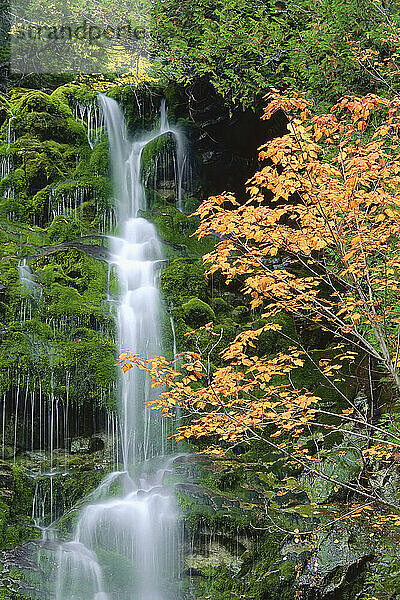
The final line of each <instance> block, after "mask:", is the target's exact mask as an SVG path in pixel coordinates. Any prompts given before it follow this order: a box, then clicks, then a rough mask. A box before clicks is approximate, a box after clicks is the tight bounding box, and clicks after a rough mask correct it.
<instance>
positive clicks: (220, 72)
mask: <svg viewBox="0 0 400 600" xmlns="http://www.w3.org/2000/svg"><path fill="white" fill-rule="evenodd" d="M390 22H393V23H395V24H397V25H399V23H400V12H399V7H398V4H396V3H394V2H387V3H384V4H383V3H378V2H377V3H375V2H373V0H349V1H348V2H342V1H341V0H333V1H332V0H322V1H317V0H300V1H294V0H293V1H292V0H288V1H287V2H275V1H272V0H267V1H266V2H263V3H260V2H257V1H256V0H240V1H239V2H237V1H236V0H228V1H226V0H195V1H194V2H190V3H182V2H179V0H156V2H155V3H154V10H153V17H152V33H153V37H154V40H155V42H154V44H155V50H156V52H157V54H158V55H161V56H162V58H163V60H164V72H165V74H166V75H167V77H168V78H175V79H176V80H177V81H179V82H181V83H185V84H188V83H189V84H190V83H193V82H194V81H197V80H199V79H201V78H204V79H206V80H207V81H210V82H211V83H212V85H213V86H214V88H215V89H216V90H217V91H218V92H219V93H220V94H222V96H223V97H224V98H225V99H226V100H227V101H228V102H229V103H231V104H243V105H245V106H246V107H252V108H256V107H257V106H258V105H259V104H258V102H259V100H260V99H261V98H262V95H263V93H265V91H266V90H267V89H268V88H269V87H270V86H275V87H282V86H283V87H287V86H291V87H296V88H297V89H300V90H302V91H304V90H307V91H308V92H309V93H310V95H312V96H313V97H314V98H315V99H316V100H317V102H318V103H319V104H320V105H321V106H327V105H328V104H330V103H331V102H333V101H335V100H336V99H337V98H338V97H340V96H341V95H343V94H344V93H360V92H362V93H366V92H367V91H376V90H379V91H382V90H384V91H387V89H388V86H391V85H392V86H393V87H394V88H395V87H396V82H397V79H398V77H399V76H398V75H397V76H395V78H397V79H395V81H392V80H391V79H390V78H389V80H388V82H385V75H384V73H383V72H382V71H381V70H380V69H379V68H378V67H377V66H376V64H377V63H376V62H375V63H369V62H366V63H364V62H363V61H362V60H357V59H355V57H354V52H356V54H357V53H358V54H359V55H360V54H361V53H362V52H363V50H365V49H366V48H372V49H373V50H376V52H377V56H376V57H375V58H379V59H380V60H386V61H390V59H391V56H392V55H393V56H394V60H396V57H395V51H396V46H395V47H394V48H393V45H391V44H390V43H388V42H387V41H386V40H387V37H388V35H387V34H388V32H389V33H391V28H390V25H389V26H388V23H390ZM383 38H385V39H383ZM398 47H399V45H398V44H397V49H398Z"/></svg>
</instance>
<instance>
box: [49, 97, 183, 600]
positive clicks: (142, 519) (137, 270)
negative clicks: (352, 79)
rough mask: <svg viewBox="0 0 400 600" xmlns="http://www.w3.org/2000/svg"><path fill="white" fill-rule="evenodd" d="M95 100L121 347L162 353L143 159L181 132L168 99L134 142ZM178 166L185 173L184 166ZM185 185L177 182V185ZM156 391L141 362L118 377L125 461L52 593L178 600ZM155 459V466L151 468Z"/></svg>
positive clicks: (67, 547)
mask: <svg viewBox="0 0 400 600" xmlns="http://www.w3.org/2000/svg"><path fill="white" fill-rule="evenodd" d="M99 103H100V107H101V112H102V115H103V117H104V121H105V126H106V129H107V133H108V138H109V146H110V156H111V163H112V175H113V181H114V193H115V201H116V207H117V213H118V221H119V228H118V233H119V236H114V237H112V238H111V254H112V259H111V264H112V265H113V266H114V267H115V268H116V270H117V272H118V273H119V280H120V287H121V299H120V301H119V308H118V332H119V333H118V335H119V347H120V348H121V349H123V348H129V349H131V351H132V352H134V353H135V354H140V355H142V356H144V357H151V356H157V355H158V354H160V352H161V344H160V331H159V330H160V325H159V323H160V299H159V291H158V285H157V275H158V270H159V267H160V265H161V263H162V258H163V257H162V248H161V244H160V241H159V239H158V236H157V232H156V230H155V228H154V226H153V225H152V224H151V223H150V222H148V221H146V220H145V219H144V218H142V217H141V216H140V214H139V211H140V210H143V209H145V208H146V199H145V191H144V188H143V185H142V181H141V157H142V152H143V150H144V148H145V147H146V145H147V144H148V143H149V142H150V141H152V140H154V139H156V138H158V137H160V136H162V135H168V134H172V135H176V136H178V134H177V132H175V131H174V130H173V129H172V128H171V127H170V126H169V124H168V119H167V113H166V109H165V104H164V103H162V105H161V117H160V125H159V128H158V130H156V131H154V132H152V133H151V134H148V135H146V136H144V137H143V138H142V139H140V140H137V141H134V142H132V141H130V140H129V138H128V133H127V129H126V125H125V120H124V117H123V114H122V111H121V109H120V108H119V106H118V104H117V102H116V101H115V100H113V99H111V98H108V97H106V96H103V95H100V97H99ZM176 146H177V153H176V156H177V160H183V158H182V156H183V152H182V140H181V139H180V138H179V136H178V137H177V141H176ZM180 157H181V158H180ZM177 172H178V177H179V176H180V175H179V173H182V168H181V167H180V168H178V170H177ZM181 187H182V186H181V183H179V185H178V190H181ZM177 200H178V203H179V202H180V198H179V197H178V199H177ZM153 393H154V391H153V390H152V389H151V386H150V384H149V381H148V378H146V377H145V375H144V374H143V372H141V371H139V370H138V369H136V368H134V369H131V370H130V371H129V373H128V374H126V375H124V376H123V377H122V378H121V383H120V424H121V426H120V441H121V453H122V463H123V469H122V470H121V471H116V472H115V473H112V474H110V475H109V476H108V477H107V478H106V480H105V481H104V482H103V483H102V484H101V486H100V487H99V488H98V489H97V491H96V493H95V494H93V495H92V497H91V499H90V501H91V502H92V503H91V504H89V505H87V506H86V507H85V508H84V509H83V511H82V513H81V515H80V518H79V520H78V522H77V524H76V527H75V533H74V538H73V540H72V541H70V542H64V543H61V544H60V546H59V557H58V570H57V581H56V600H117V599H118V600H172V599H173V598H176V591H175V589H174V578H175V575H176V563H177V560H176V554H177V525H176V522H177V519H176V507H175V499H174V496H173V494H172V493H171V492H170V491H168V489H167V488H166V487H165V485H164V477H165V475H166V474H167V473H169V472H170V471H171V468H172V463H173V460H174V459H173V458H169V459H166V458H163V456H164V453H165V440H164V438H165V435H163V431H162V427H163V425H162V419H161V417H160V415H159V414H158V413H157V412H155V411H151V410H149V409H147V408H145V403H146V402H147V401H149V400H150V398H151V394H153ZM150 463H151V464H153V465H154V464H156V465H157V467H156V468H154V467H153V470H152V472H151V468H149V467H148V465H149V464H150ZM141 465H142V466H141ZM149 473H150V474H149Z"/></svg>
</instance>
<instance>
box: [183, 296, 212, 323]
mask: <svg viewBox="0 0 400 600" xmlns="http://www.w3.org/2000/svg"><path fill="white" fill-rule="evenodd" d="M182 309H183V314H184V319H185V322H186V324H187V325H189V326H190V327H193V329H197V328H198V327H201V326H202V325H205V324H206V323H208V322H210V321H215V313H214V311H213V309H212V308H211V306H210V305H209V304H207V303H206V302H203V301H202V300H200V299H199V298H191V299H190V300H188V302H185V303H184V304H182Z"/></svg>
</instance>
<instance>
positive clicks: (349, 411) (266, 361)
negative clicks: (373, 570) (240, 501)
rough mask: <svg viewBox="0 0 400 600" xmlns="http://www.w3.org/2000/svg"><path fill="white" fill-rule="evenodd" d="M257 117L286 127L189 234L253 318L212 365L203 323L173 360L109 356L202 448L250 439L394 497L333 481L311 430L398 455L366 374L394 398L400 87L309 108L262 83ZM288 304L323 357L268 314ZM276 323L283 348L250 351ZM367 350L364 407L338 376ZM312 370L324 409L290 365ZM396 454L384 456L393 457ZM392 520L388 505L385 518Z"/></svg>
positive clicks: (399, 443)
mask: <svg viewBox="0 0 400 600" xmlns="http://www.w3.org/2000/svg"><path fill="white" fill-rule="evenodd" d="M268 100H269V102H268V105H267V108H266V109H265V113H264V117H263V118H264V119H269V118H270V117H271V116H272V115H273V114H274V113H275V112H276V111H278V110H280V111H284V113H285V115H286V117H287V133H286V134H285V135H283V136H281V137H278V138H275V139H273V140H272V141H269V142H268V143H267V144H265V145H264V146H262V147H261V148H260V155H259V158H260V161H261V162H262V163H263V166H262V168H260V170H259V171H258V172H257V173H256V174H255V175H254V176H253V177H252V178H251V179H250V180H249V182H248V196H249V197H248V200H247V201H246V202H244V203H243V204H239V203H238V202H237V201H236V199H235V197H234V196H233V195H232V194H230V193H224V194H222V195H219V196H214V197H211V198H209V199H208V200H206V201H204V202H203V203H202V204H201V206H200V207H199V208H198V210H197V211H196V213H195V215H196V216H197V217H199V218H200V225H199V227H198V229H197V232H196V233H197V236H198V237H199V238H202V237H204V236H208V235H214V236H216V237H217V239H218V240H219V241H218V242H217V244H216V245H215V247H214V248H213V250H212V251H211V252H210V253H208V254H207V255H205V256H204V261H205V263H206V265H207V273H208V275H211V274H213V273H215V272H217V271H219V272H221V273H222V274H223V276H224V277H225V279H226V281H227V283H228V284H229V283H230V282H232V281H233V280H236V281H239V282H240V283H241V285H242V288H243V293H244V294H245V295H247V297H248V299H249V303H250V305H251V307H252V308H253V309H254V310H257V311H260V312H261V316H262V319H263V321H262V324H261V326H259V327H257V328H252V329H248V330H246V331H242V332H240V333H239V334H238V335H237V337H236V338H235V339H234V340H233V341H232V343H230V344H229V345H228V346H227V347H225V348H224V349H223V350H222V351H221V359H222V360H223V364H222V366H220V367H218V368H211V367H210V352H211V351H212V350H214V349H215V347H217V346H218V343H219V342H220V341H221V333H220V332H218V331H214V330H213V326H212V324H211V323H209V324H207V325H206V326H205V327H204V328H203V333H205V334H206V335H208V336H209V346H208V350H206V351H205V352H204V353H200V352H197V353H196V352H185V353H183V355H182V357H183V364H182V365H181V366H180V368H179V369H178V368H177V366H176V364H175V363H174V362H172V363H171V362H169V361H167V360H166V359H165V358H164V357H158V358H155V359H153V360H144V359H143V358H141V357H140V356H138V355H135V354H132V353H131V352H130V351H126V352H124V353H123V354H121V356H120V359H119V363H120V364H121V365H122V368H123V370H124V371H126V370H129V369H130V368H131V367H132V366H133V365H136V366H137V367H139V368H140V369H144V370H147V371H149V373H150V376H151V378H152V385H153V386H154V387H158V386H161V385H162V386H166V390H165V391H163V392H162V393H160V394H159V395H158V397H157V398H156V399H155V400H152V401H151V403H150V405H151V407H152V408H155V409H160V410H162V412H163V414H164V415H171V414H173V413H174V411H175V409H176V407H177V406H179V407H180V410H181V411H183V414H187V415H189V416H190V418H189V419H188V420H187V421H186V422H185V424H184V425H183V426H181V427H180V428H179V429H178V431H177V434H176V437H177V440H180V439H183V438H205V439H207V438H210V446H209V448H208V451H209V452H212V453H216V454H220V455H221V454H223V453H224V452H225V451H226V449H227V448H229V447H232V446H234V445H236V444H239V443H243V442H246V441H247V442H249V441H252V440H262V441H263V442H265V443H266V444H267V445H269V446H270V447H271V448H273V449H274V451H279V452H280V453H281V455H282V456H283V457H284V458H285V459H287V461H288V464H292V465H294V466H296V467H299V468H300V469H302V470H303V471H305V472H307V473H310V474H313V475H314V476H316V475H318V477H321V478H322V479H326V480H327V481H330V482H333V483H337V484H338V485H340V486H342V487H344V488H346V489H348V490H349V491H353V492H357V493H358V494H359V495H361V496H363V497H364V498H367V499H369V500H371V501H374V500H376V501H380V502H383V503H386V504H391V505H392V506H393V505H394V506H396V508H398V507H397V505H396V504H395V502H394V501H393V500H392V499H391V500H390V499H387V498H385V497H384V495H382V494H381V493H380V491H379V489H378V488H377V487H374V486H372V487H371V485H370V483H369V482H368V481H366V482H365V483H361V482H360V480H358V481H357V482H351V481H350V482H343V481H338V480H337V478H335V475H334V474H332V473H331V474H327V473H326V472H324V470H323V468H322V466H321V465H322V464H323V453H321V452H320V450H321V449H320V448H319V446H318V443H317V442H316V441H315V443H314V445H313V448H312V449H310V445H309V443H308V441H309V437H307V436H309V435H310V432H311V434H312V435H313V432H317V431H321V430H322V431H324V432H325V434H326V436H328V435H331V434H332V433H335V434H340V435H341V436H342V438H343V439H349V440H351V441H354V440H355V441H356V442H357V443H358V447H359V449H360V455H361V460H365V461H367V462H368V460H370V459H371V458H374V459H375V460H380V461H387V463H388V465H389V466H388V468H390V465H391V464H394V462H395V461H396V460H397V459H396V456H398V451H399V448H400V436H399V434H398V431H397V429H396V427H395V424H391V423H390V422H389V421H388V420H387V422H386V423H382V422H380V421H379V415H378V416H376V414H375V413H376V409H377V400H376V398H375V392H376V383H375V382H376V378H377V377H378V378H385V379H386V386H387V388H388V389H390V390H392V392H391V393H392V395H393V398H391V399H390V401H393V399H395V398H396V397H397V396H398V392H399V391H400V374H399V367H400V308H399V304H398V301H397V298H398V295H399V291H400V278H399V270H400V246H399V238H400V198H399V195H398V190H399V189H400V153H399V144H398V131H399V127H400V99H399V98H394V99H393V100H388V99H386V98H382V97H378V96H375V95H367V96H365V97H345V98H344V99H342V100H341V101H340V102H339V103H338V104H336V105H335V106H334V107H333V108H332V110H331V111H330V112H329V113H327V114H323V115H316V116H313V115H312V110H311V108H312V106H311V103H310V102H309V101H307V100H306V99H305V98H304V97H303V96H302V95H298V94H293V95H292V96H287V95H283V94H281V93H279V92H277V91H274V92H272V93H271V94H270V95H269V98H268ZM282 313H286V314H290V315H291V316H292V318H293V319H294V320H295V321H297V322H299V323H307V322H309V323H310V324H311V325H312V326H313V327H314V328H315V327H317V328H318V329H319V330H320V331H321V332H324V333H325V334H326V335H328V336H330V339H331V344H330V347H329V350H326V357H325V356H321V354H319V355H318V357H317V356H316V355H315V353H313V351H312V349H310V348H308V347H306V345H305V344H304V343H302V339H301V336H300V337H296V336H293V335H291V334H289V333H287V332H286V331H285V330H284V328H282V326H281V325H280V324H279V323H278V321H277V318H276V317H277V316H279V315H281V314H282ZM271 331H272V332H275V333H276V335H282V336H284V337H285V338H286V340H287V342H288V347H287V349H286V350H284V351H283V350H282V351H279V352H277V353H276V354H275V355H273V356H270V355H260V356H259V355H258V354H259V353H257V351H256V350H257V342H258V340H259V339H260V337H261V336H262V335H263V334H265V333H266V332H271ZM365 357H366V359H367V364H368V368H367V371H366V381H367V387H368V390H367V391H366V392H365V394H366V397H367V405H366V406H365V407H363V408H361V407H360V406H359V405H358V404H357V403H356V402H355V400H354V390H353V391H350V392H349V390H348V389H346V385H344V386H343V385H342V383H343V382H342V380H343V377H344V378H345V375H344V374H345V372H348V370H349V368H350V369H351V366H350V367H349V365H351V364H352V363H353V365H354V366H356V363H357V362H360V361H361V360H364V359H365ZM302 368H307V369H310V368H311V369H312V370H314V371H315V372H316V373H318V375H319V376H320V377H322V378H323V379H324V381H325V382H326V383H327V384H329V386H331V388H332V389H333V390H334V391H335V393H336V398H337V399H338V401H337V403H336V404H335V406H334V407H333V408H332V407H331V406H330V405H328V406H327V404H326V402H325V401H324V398H323V397H321V396H319V395H317V394H315V392H314V390H313V388H312V386H311V385H309V386H308V387H307V386H302V387H301V386H298V385H296V378H295V376H294V375H295V373H296V372H297V371H298V370H299V369H302ZM393 459H394V462H393ZM396 518H397V517H396Z"/></svg>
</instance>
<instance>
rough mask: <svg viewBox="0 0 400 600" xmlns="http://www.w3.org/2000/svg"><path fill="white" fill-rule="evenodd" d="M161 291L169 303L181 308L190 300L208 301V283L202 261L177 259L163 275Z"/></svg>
mask: <svg viewBox="0 0 400 600" xmlns="http://www.w3.org/2000/svg"><path fill="white" fill-rule="evenodd" d="M161 290H162V292H163V294H164V296H165V298H166V300H167V302H168V303H171V304H172V305H173V306H181V305H182V303H183V302H184V301H185V300H188V299H189V298H194V297H195V298H199V299H200V300H203V301H205V300H206V299H207V282H206V280H205V277H204V268H203V264H202V261H201V260H193V261H192V260H184V259H176V260H174V261H173V262H172V263H170V264H169V265H168V266H167V267H166V268H165V269H164V271H163V272H162V275H161Z"/></svg>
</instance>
